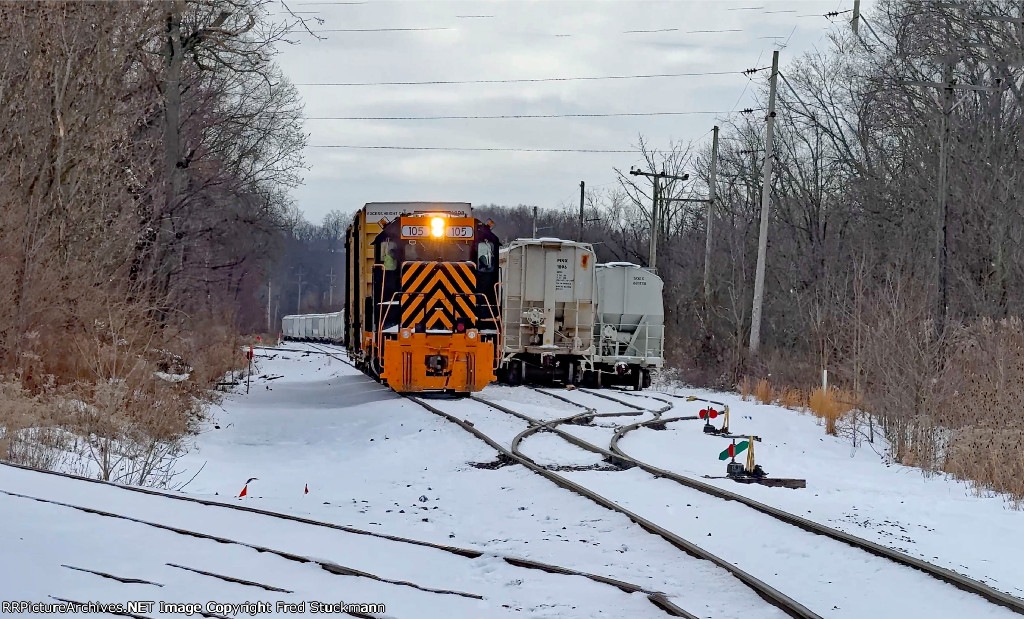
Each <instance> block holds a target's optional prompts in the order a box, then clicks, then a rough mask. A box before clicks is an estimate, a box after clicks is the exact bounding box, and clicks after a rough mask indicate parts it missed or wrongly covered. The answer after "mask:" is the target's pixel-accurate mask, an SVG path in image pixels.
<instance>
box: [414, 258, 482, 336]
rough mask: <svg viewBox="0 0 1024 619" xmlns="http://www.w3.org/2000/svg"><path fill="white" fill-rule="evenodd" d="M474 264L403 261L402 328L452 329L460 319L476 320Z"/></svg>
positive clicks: (468, 321)
mask: <svg viewBox="0 0 1024 619" xmlns="http://www.w3.org/2000/svg"><path fill="white" fill-rule="evenodd" d="M475 291H476V267H475V266H474V264H473V263H472V262H406V263H405V264H404V265H403V266H402V301H401V305H402V324H401V326H402V328H403V329H404V328H414V327H416V325H418V324H420V323H425V325H426V328H427V329H447V330H449V331H450V330H452V329H453V328H454V325H455V322H456V321H457V320H458V319H459V318H463V319H465V321H466V322H467V323H468V324H473V323H475V321H476V294H475Z"/></svg>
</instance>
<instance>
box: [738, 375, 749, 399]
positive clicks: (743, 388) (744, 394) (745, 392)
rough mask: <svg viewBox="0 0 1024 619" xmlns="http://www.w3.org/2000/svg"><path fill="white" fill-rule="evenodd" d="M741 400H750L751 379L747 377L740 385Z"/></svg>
mask: <svg viewBox="0 0 1024 619" xmlns="http://www.w3.org/2000/svg"><path fill="white" fill-rule="evenodd" d="M739 390H740V398H742V399H743V401H744V402H746V401H747V400H749V399H750V378H749V377H747V376H744V377H743V380H742V381H741V382H740V384H739Z"/></svg>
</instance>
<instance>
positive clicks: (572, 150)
mask: <svg viewBox="0 0 1024 619" xmlns="http://www.w3.org/2000/svg"><path fill="white" fill-rule="evenodd" d="M309 147H310V148H348V149H359V150H441V151H456V152H489V153H491V152H493V153H615V154H623V153H626V154H635V153H636V152H637V151H635V150H612V149H603V148H501V147H483V148H469V147H460V146H362V145H355V144H310V145H309Z"/></svg>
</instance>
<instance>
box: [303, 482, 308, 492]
mask: <svg viewBox="0 0 1024 619" xmlns="http://www.w3.org/2000/svg"><path fill="white" fill-rule="evenodd" d="M302 494H309V484H306V491H305V492H303V493H302Z"/></svg>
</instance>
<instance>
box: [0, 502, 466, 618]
mask: <svg viewBox="0 0 1024 619" xmlns="http://www.w3.org/2000/svg"><path fill="white" fill-rule="evenodd" d="M0 494H5V495H7V496H11V497H17V498H20V499H26V500H30V501H37V502H39V503H46V504H49V505H57V506H60V507H66V508H69V509H74V510H78V511H81V512H85V513H87V514H93V515H96V516H103V517H106V518H117V519H120V520H127V521H129V522H134V523H137V524H142V525H146V526H149V527H153V528H156V529H162V530H165V531H171V532H172V533H177V534H178V535H185V536H188V537H195V538H197V539H205V540H210V541H214V542H217V543H220V544H232V545H236V546H243V547H245V548H251V549H253V550H255V551H257V552H259V553H267V554H271V555H275V556H277V557H280V558H282V559H286V560H288V561H292V562H295V563H301V564H313V565H316V566H318V567H320V568H321V569H323V570H324V571H326V572H329V573H331V574H335V575H338V576H354V577H357V578H367V579H370V580H375V581H378V582H382V583H386V584H390V585H396V586H401V587H411V588H413V589H418V590H420V591H424V592H427V593H435V594H441V595H455V596H459V597H465V598H470V599H475V600H482V599H483V596H481V595H477V594H475V593H466V592H463V591H455V590H451V589H434V588H430V587H423V586H420V585H417V584H415V583H412V582H409V581H405V580H393V579H390V578H384V577H382V576H378V575H376V574H371V573H369V572H364V571H361V570H356V569H353V568H350V567H346V566H344V565H340V564H338V563H334V562H333V561H325V560H323V559H314V558H312V557H306V556H303V555H297V554H295V553H291V552H286V551H283V550H277V549H274V548H269V547H267V546H261V545H259V544H250V543H248V542H240V541H238V540H233V539H230V538H227V537H221V536H219V535H210V534H209V533H202V532H199V531H192V530H190V529H182V528H180V527H174V526H170V525H166V524H160V523H158V522H152V521H149V520H143V519H141V518H134V517H131V516H126V515H124V514H117V513H114V512H108V511H104V510H100V509H95V508H92V507H85V506H82V505H73V504H71V503H64V502H61V501H54V500H52V499H44V498H41V497H35V496H31V495H27V494H20V493H17V492H8V491H7V490H0ZM344 614H348V615H352V613H348V612H346V613H344ZM356 616H358V615H356Z"/></svg>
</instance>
